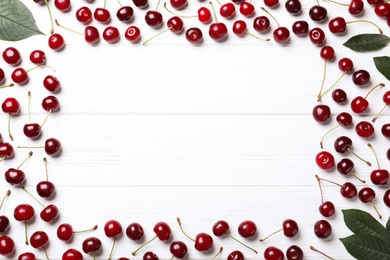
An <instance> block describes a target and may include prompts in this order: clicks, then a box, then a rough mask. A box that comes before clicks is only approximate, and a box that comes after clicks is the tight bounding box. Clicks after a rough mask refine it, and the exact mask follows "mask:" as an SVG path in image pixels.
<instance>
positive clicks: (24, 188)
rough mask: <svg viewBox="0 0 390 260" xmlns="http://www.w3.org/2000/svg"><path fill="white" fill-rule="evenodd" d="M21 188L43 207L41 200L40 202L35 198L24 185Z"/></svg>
mask: <svg viewBox="0 0 390 260" xmlns="http://www.w3.org/2000/svg"><path fill="white" fill-rule="evenodd" d="M22 189H23V190H24V191H25V192H26V193H27V194H28V195H30V196H31V198H33V199H34V200H35V201H36V202H38V204H39V205H41V206H42V208H45V205H43V204H42V202H40V201H39V200H37V198H35V197H34V196H33V195H32V194H31V193H30V192H29V191H28V190H27V189H26V187H22Z"/></svg>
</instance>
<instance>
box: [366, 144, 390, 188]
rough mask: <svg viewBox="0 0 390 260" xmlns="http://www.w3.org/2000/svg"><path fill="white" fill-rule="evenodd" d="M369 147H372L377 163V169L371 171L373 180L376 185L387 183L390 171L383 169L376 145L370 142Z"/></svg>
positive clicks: (389, 178)
mask: <svg viewBox="0 0 390 260" xmlns="http://www.w3.org/2000/svg"><path fill="white" fill-rule="evenodd" d="M368 147H370V149H371V151H372V152H373V153H374V156H375V160H376V163H377V169H375V170H373V171H372V172H371V173H370V179H371V182H372V183H373V184H375V185H387V183H388V182H389V180H390V173H389V171H388V170H386V169H382V168H381V166H380V163H379V158H378V155H377V154H376V152H375V149H374V147H373V146H372V145H371V144H370V143H369V144H368Z"/></svg>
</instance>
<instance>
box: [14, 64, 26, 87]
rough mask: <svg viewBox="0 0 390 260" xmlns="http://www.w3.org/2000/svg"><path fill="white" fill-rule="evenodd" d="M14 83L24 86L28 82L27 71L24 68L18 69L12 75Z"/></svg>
mask: <svg viewBox="0 0 390 260" xmlns="http://www.w3.org/2000/svg"><path fill="white" fill-rule="evenodd" d="M11 78H12V81H13V82H15V83H16V84H19V85H24V84H26V83H27V81H28V74H27V71H26V70H25V69H23V68H16V69H15V70H14V71H13V72H12V74H11Z"/></svg>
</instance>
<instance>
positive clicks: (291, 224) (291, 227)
mask: <svg viewBox="0 0 390 260" xmlns="http://www.w3.org/2000/svg"><path fill="white" fill-rule="evenodd" d="M282 226H283V233H284V235H285V236H286V237H294V236H295V235H296V234H297V233H298V230H299V229H298V223H297V222H296V221H295V220H293V219H286V220H285V221H283V223H282Z"/></svg>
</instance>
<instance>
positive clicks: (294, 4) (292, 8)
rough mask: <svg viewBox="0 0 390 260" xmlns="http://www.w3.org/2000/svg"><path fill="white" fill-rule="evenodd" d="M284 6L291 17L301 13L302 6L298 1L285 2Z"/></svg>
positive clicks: (289, 0)
mask: <svg viewBox="0 0 390 260" xmlns="http://www.w3.org/2000/svg"><path fill="white" fill-rule="evenodd" d="M284 6H285V8H286V10H287V12H289V13H290V14H293V15H297V14H299V13H300V12H301V11H302V5H301V1H300V0H287V1H286V3H285V4H284Z"/></svg>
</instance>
